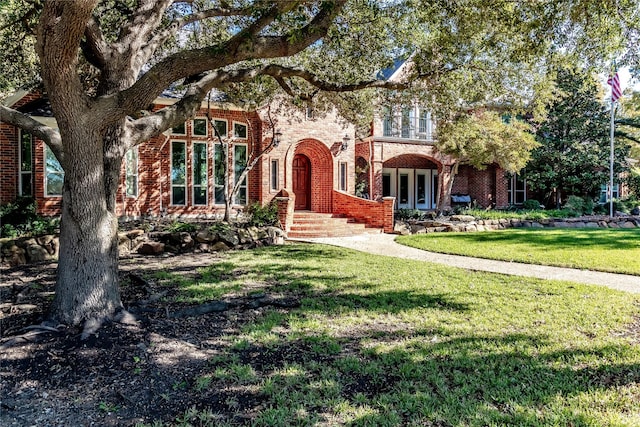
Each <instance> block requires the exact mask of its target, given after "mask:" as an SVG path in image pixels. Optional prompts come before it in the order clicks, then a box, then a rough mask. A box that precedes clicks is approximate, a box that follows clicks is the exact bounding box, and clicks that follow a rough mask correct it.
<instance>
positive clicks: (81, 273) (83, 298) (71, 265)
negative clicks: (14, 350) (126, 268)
mask: <svg viewBox="0 0 640 427" xmlns="http://www.w3.org/2000/svg"><path fill="white" fill-rule="evenodd" d="M103 144H104V141H103V139H102V136H101V135H100V134H98V133H97V132H96V131H91V130H90V129H87V128H85V129H78V128H74V129H71V130H69V132H66V135H65V148H66V150H65V161H64V165H63V166H64V170H65V180H64V191H63V203H62V221H61V228H60V254H59V261H58V277H57V282H56V294H55V298H54V301H53V305H52V308H51V312H50V317H51V318H52V319H55V320H56V321H59V322H62V323H65V324H70V325H78V324H81V323H83V322H84V321H86V320H89V319H97V320H99V321H103V320H105V319H110V318H112V317H113V315H114V314H115V313H116V312H117V311H119V310H120V309H121V308H122V303H121V301H120V292H119V287H118V234H117V233H118V219H117V216H116V212H115V210H114V209H115V195H116V191H117V186H118V182H117V180H115V182H114V180H111V179H105V178H107V177H106V176H105V170H114V169H116V168H117V166H118V164H119V163H120V162H121V158H117V156H116V158H110V159H108V160H106V161H105V155H104V146H103ZM114 162H115V163H116V164H112V163H114Z"/></svg>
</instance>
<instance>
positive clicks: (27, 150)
mask: <svg viewBox="0 0 640 427" xmlns="http://www.w3.org/2000/svg"><path fill="white" fill-rule="evenodd" d="M19 152H20V175H19V176H18V180H19V185H18V194H20V195H21V196H32V195H33V137H32V136H31V134H30V133H27V132H24V131H22V130H20V150H19Z"/></svg>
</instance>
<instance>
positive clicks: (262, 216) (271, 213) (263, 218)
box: [247, 202, 278, 227]
mask: <svg viewBox="0 0 640 427" xmlns="http://www.w3.org/2000/svg"><path fill="white" fill-rule="evenodd" d="M247 213H248V214H249V216H250V218H249V225H255V226H257V227H264V226H266V225H276V224H278V205H277V204H276V203H273V202H271V203H269V204H268V205H264V206H262V205H261V204H260V203H254V204H252V205H250V206H249V209H247Z"/></svg>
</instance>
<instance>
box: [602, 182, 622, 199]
mask: <svg viewBox="0 0 640 427" xmlns="http://www.w3.org/2000/svg"><path fill="white" fill-rule="evenodd" d="M618 188H619V187H618V184H613V199H614V200H615V199H617V198H618V197H619V194H618ZM608 201H609V184H602V185H601V186H600V203H607V202H608Z"/></svg>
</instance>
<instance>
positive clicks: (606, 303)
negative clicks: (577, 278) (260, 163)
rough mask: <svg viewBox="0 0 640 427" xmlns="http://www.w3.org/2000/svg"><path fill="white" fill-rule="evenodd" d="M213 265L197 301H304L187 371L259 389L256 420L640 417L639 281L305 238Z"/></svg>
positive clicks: (201, 379) (267, 313)
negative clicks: (519, 271)
mask: <svg viewBox="0 0 640 427" xmlns="http://www.w3.org/2000/svg"><path fill="white" fill-rule="evenodd" d="M477 234H481V233H477ZM201 275H202V277H209V278H216V277H220V276H221V275H224V277H225V278H226V279H225V280H224V281H219V280H210V281H207V280H202V279H201V280H199V282H198V283H197V284H196V283H182V284H181V286H182V287H183V289H185V291H184V298H182V299H183V300H193V301H194V302H195V301H201V300H202V299H201V298H200V297H201V296H204V299H208V298H209V296H210V295H215V294H216V292H215V289H216V288H221V287H224V289H225V290H223V291H222V293H225V292H233V293H234V294H236V295H237V294H238V293H240V294H242V293H243V292H246V293H247V294H250V293H253V292H257V291H258V292H265V293H266V294H268V295H273V296H285V297H289V298H291V297H296V298H299V299H300V302H301V305H300V307H299V308H293V309H284V308H275V307H272V308H265V309H262V311H259V312H258V314H257V319H255V320H250V321H249V320H248V321H247V322H246V324H245V326H244V328H243V329H242V330H241V331H240V332H239V333H233V332H229V334H228V335H224V336H222V337H221V338H220V339H221V340H222V342H224V343H225V345H226V350H225V351H222V352H221V353H220V354H219V356H217V357H216V358H215V360H211V363H210V370H209V371H208V372H204V373H202V372H201V373H198V375H197V376H194V377H193V378H189V379H188V380H187V383H188V384H189V387H192V390H193V393H201V392H204V391H205V390H218V391H220V393H223V394H224V393H229V394H239V395H241V396H243V399H249V400H247V401H248V402H251V401H255V402H258V403H257V404H256V407H255V409H254V411H253V412H252V420H251V422H250V424H248V425H254V426H307V425H309V426H311V425H322V426H336V425H353V426H503V425H510V426H549V425H555V426H638V425H640V405H639V404H638V402H640V345H639V339H640V331H639V326H638V315H639V314H640V309H639V306H638V304H639V303H640V300H638V299H637V298H636V297H634V296H632V295H629V294H625V293H621V292H617V291H613V290H610V289H607V288H604V287H596V286H587V285H579V284H574V283H568V282H558V281H545V280H539V279H530V278H522V277H510V276H504V275H498V274H490V273H481V272H470V271H466V270H461V269H454V268H449V267H445V266H439V265H434V264H429V263H424V262H417V261H409V260H401V259H393V258H389V257H381V256H373V255H367V254H364V253H359V252H355V251H350V250H346V249H340V248H333V247H328V246H321V245H302V244H299V245H287V246H281V247H270V248H262V249H258V250H253V251H243V252H233V253H228V254H226V255H225V259H224V260H223V262H221V263H216V264H212V265H211V267H210V268H207V269H204V270H203V271H201ZM212 289H213V291H212ZM634 322H635V327H634V326H632V325H633V324H634ZM634 328H635V331H634ZM209 416H211V417H212V419H214V418H215V422H214V421H211V422H210V423H208V424H207V423H206V419H207V417H209ZM187 418H188V419H191V420H193V421H194V423H195V422H196V421H197V422H199V423H200V424H194V425H216V426H225V425H235V424H233V422H234V421H233V420H231V419H229V418H226V416H225V415H220V414H209V413H208V412H207V409H206V408H194V409H192V410H191V411H189V412H188V413H185V415H184V417H183V418H182V420H183V421H184V420H185V419H187ZM198 420H199V421H198ZM158 425H160V424H158ZM180 425H183V424H180ZM184 425H186V424H184Z"/></svg>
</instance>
